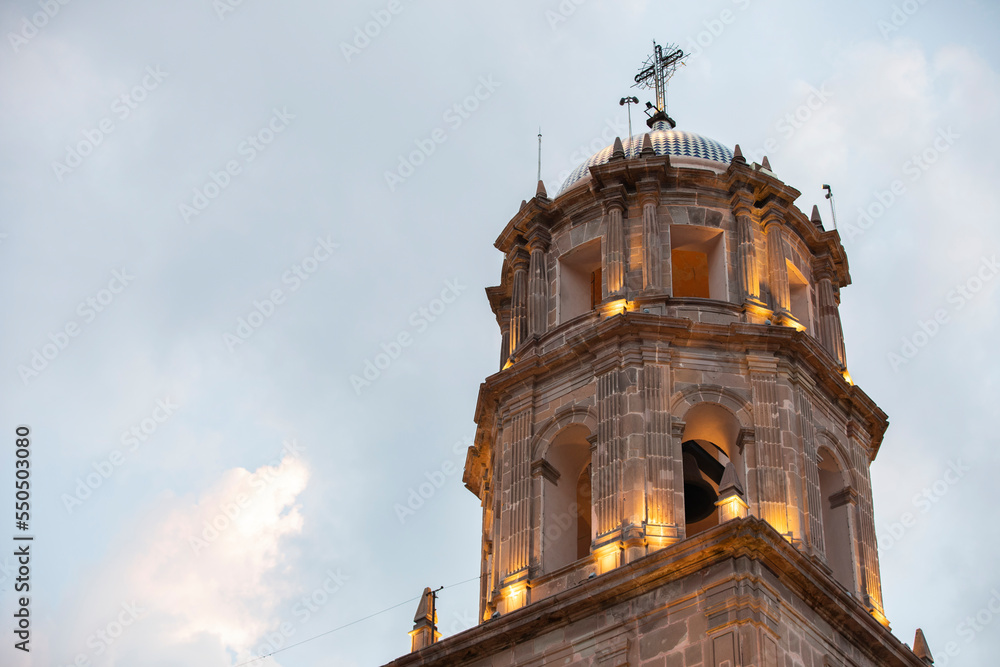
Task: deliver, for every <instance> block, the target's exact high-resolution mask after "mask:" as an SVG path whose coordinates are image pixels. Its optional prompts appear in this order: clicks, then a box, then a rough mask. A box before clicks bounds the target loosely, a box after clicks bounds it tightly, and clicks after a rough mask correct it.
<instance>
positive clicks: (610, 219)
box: [603, 200, 626, 296]
mask: <svg viewBox="0 0 1000 667" xmlns="http://www.w3.org/2000/svg"><path fill="white" fill-rule="evenodd" d="M624 213H625V204H624V203H622V202H621V201H617V200H616V201H613V202H611V203H609V204H608V206H607V210H606V212H605V216H606V218H607V225H606V227H605V229H606V231H605V236H604V239H605V241H604V243H605V246H604V247H605V248H606V251H605V253H604V269H603V272H604V276H605V280H606V281H607V285H608V292H607V296H610V295H617V294H620V293H621V292H622V290H624V288H625V258H626V250H625V223H624V220H623V217H624Z"/></svg>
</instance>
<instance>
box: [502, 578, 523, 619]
mask: <svg viewBox="0 0 1000 667" xmlns="http://www.w3.org/2000/svg"><path fill="white" fill-rule="evenodd" d="M503 598H504V611H505V613H506V612H512V611H514V610H516V609H520V608H521V607H523V606H524V605H526V604H527V603H528V582H527V581H519V582H516V583H513V584H511V585H510V586H508V587H507V588H505V589H504V590H503Z"/></svg>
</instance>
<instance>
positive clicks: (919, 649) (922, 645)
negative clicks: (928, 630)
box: [913, 628, 934, 665]
mask: <svg viewBox="0 0 1000 667" xmlns="http://www.w3.org/2000/svg"><path fill="white" fill-rule="evenodd" d="M913 655H915V656H917V657H918V658H920V659H921V660H923V661H924V664H925V665H933V664H934V656H932V655H931V650H930V649H929V648H928V647H927V640H926V639H924V631H923V630H921V629H920V628H917V636H916V637H914V638H913Z"/></svg>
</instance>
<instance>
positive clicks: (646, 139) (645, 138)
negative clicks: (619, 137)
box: [639, 132, 656, 157]
mask: <svg viewBox="0 0 1000 667" xmlns="http://www.w3.org/2000/svg"><path fill="white" fill-rule="evenodd" d="M639 155H641V156H642V157H653V156H655V155H656V151H654V150H653V139H652V137H650V136H649V132H647V133H646V134H644V135H642V152H640V153H639Z"/></svg>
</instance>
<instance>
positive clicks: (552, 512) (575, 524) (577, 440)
mask: <svg viewBox="0 0 1000 667" xmlns="http://www.w3.org/2000/svg"><path fill="white" fill-rule="evenodd" d="M589 436H590V431H589V429H587V427H585V426H581V425H580V424H573V425H570V426H567V427H566V428H564V429H563V430H561V431H559V433H557V434H556V435H555V437H553V438H552V442H551V443H550V445H549V447H548V451H547V452H546V455H545V460H546V461H547V462H548V464H549V466H548V470H549V474H548V475H546V477H545V479H544V481H543V487H542V545H541V556H542V569H543V570H544V571H545V572H552V571H554V570H557V569H559V568H561V567H564V566H566V565H569V564H570V563H572V562H574V561H576V560H578V559H580V558H584V557H586V556H588V555H589V554H590V545H591V542H592V541H593V536H592V530H591V525H592V518H591V517H592V512H593V509H592V507H593V506H592V503H591V483H590V474H591V467H590V442H589V441H588V440H587V438H588V437H589Z"/></svg>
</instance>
